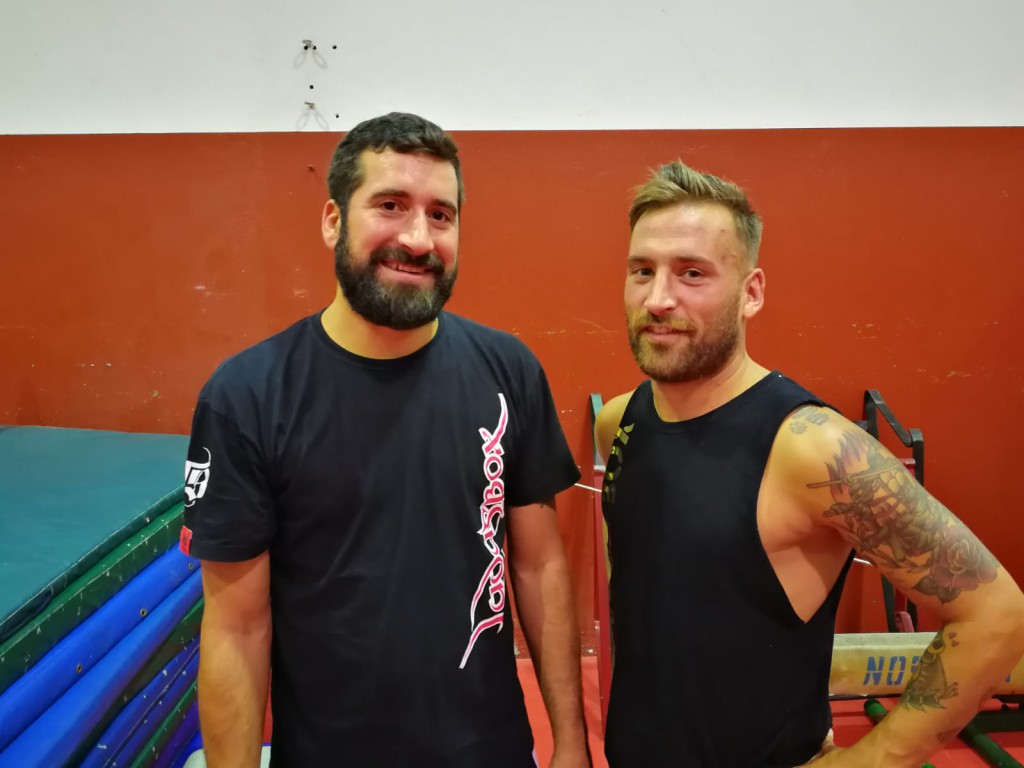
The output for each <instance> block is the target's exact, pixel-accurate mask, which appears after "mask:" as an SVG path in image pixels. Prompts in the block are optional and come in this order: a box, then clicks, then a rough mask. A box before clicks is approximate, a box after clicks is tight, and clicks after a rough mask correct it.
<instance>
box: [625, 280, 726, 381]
mask: <svg viewBox="0 0 1024 768" xmlns="http://www.w3.org/2000/svg"><path fill="white" fill-rule="evenodd" d="M738 311H739V297H737V299H736V302H735V303H734V304H733V306H731V307H729V308H728V309H727V310H726V311H725V312H723V313H722V314H721V315H719V317H717V318H716V319H715V322H714V324H712V325H711V326H709V327H708V329H707V331H706V332H705V334H704V336H703V337H702V338H696V337H695V338H693V339H691V340H690V343H689V344H687V345H686V346H684V347H683V349H682V350H680V351H678V352H676V353H675V354H670V353H669V352H659V351H658V350H657V349H655V348H654V347H653V344H652V342H651V341H650V339H645V338H643V337H641V336H640V332H639V328H640V327H641V326H643V325H645V324H647V323H653V322H655V320H654V318H652V317H651V316H650V315H648V314H646V313H643V314H641V315H638V316H637V317H635V318H630V317H628V316H627V318H626V326H627V330H628V331H629V348H630V349H631V350H633V357H634V359H635V360H636V364H637V365H638V366H639V367H640V370H641V371H643V372H644V374H645V375H646V376H648V377H649V378H650V379H651V380H652V381H658V382H664V383H666V384H677V383H681V382H687V381H698V380H700V379H705V378H708V377H710V376H713V375H714V374H716V373H718V372H719V371H721V370H722V369H723V368H724V367H725V365H726V363H728V362H729V360H730V359H731V358H732V356H733V354H734V353H735V352H736V348H737V347H738V346H739V343H740V323H739V320H737V318H736V315H737V312H738Z"/></svg>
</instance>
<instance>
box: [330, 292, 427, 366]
mask: <svg viewBox="0 0 1024 768" xmlns="http://www.w3.org/2000/svg"><path fill="white" fill-rule="evenodd" d="M320 322H321V323H322V324H323V327H324V331H326V332H327V335H328V336H329V337H330V338H331V341H333V342H334V343H335V344H337V345H338V346H339V347H341V348H342V349H345V350H347V351H348V352H351V353H352V354H353V355H359V356H360V357H368V358H370V359H373V360H393V359H395V358H399V357H405V356H406V355H411V354H412V353H413V352H415V351H416V350H418V349H421V348H423V347H425V346H426V345H427V344H428V343H429V342H430V340H431V339H433V338H434V334H435V333H437V324H438V321H437V320H434V321H433V322H430V323H427V324H426V325H423V326H420V327H419V328H412V329H410V330H408V331H396V330H395V329H394V328H387V327H385V326H383V325H374V324H373V323H371V322H370V321H369V320H367V319H366V318H365V317H363V316H362V315H360V314H359V313H357V312H356V311H355V310H354V309H352V307H351V306H350V305H349V303H348V301H347V300H346V299H345V297H344V295H343V294H342V293H341V289H340V288H339V289H338V291H337V293H336V294H335V296H334V301H332V302H331V304H330V306H329V307H327V309H325V310H324V312H323V314H322V315H321V316H320Z"/></svg>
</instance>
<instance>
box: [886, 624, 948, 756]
mask: <svg viewBox="0 0 1024 768" xmlns="http://www.w3.org/2000/svg"><path fill="white" fill-rule="evenodd" d="M945 650H946V639H945V631H944V630H939V633H938V634H937V635H935V637H934V639H933V640H932V642H931V644H930V645H929V646H928V648H927V649H925V652H924V653H923V654H922V655H921V661H920V663H919V664H918V665H917V671H916V672H915V673H914V676H913V677H912V678H911V679H910V682H909V683H907V689H906V690H905V691H904V692H903V696H902V698H900V702H899V706H901V707H906V708H907V709H917V710H920V711H922V712H923V711H925V710H926V709H945V706H944V705H943V704H942V702H943V701H944V700H946V699H952V698H953V697H955V696H956V695H957V694H958V693H959V691H958V690H957V689H958V688H959V683H957V682H955V681H952V682H951V681H949V680H948V679H947V678H946V669H945V667H943V666H942V653H943V651H945ZM938 738H939V739H940V740H942V741H944V740H945V739H943V738H942V734H939V737H938Z"/></svg>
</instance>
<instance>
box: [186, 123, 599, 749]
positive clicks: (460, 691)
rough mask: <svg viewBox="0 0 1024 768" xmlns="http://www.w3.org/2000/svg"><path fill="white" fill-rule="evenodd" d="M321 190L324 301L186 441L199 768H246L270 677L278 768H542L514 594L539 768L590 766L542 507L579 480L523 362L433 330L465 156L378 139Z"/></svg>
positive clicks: (454, 251) (348, 157) (365, 129)
mask: <svg viewBox="0 0 1024 768" xmlns="http://www.w3.org/2000/svg"><path fill="white" fill-rule="evenodd" d="M328 186H329V192H330V196H331V199H330V200H329V201H328V202H327V204H326V205H325V207H324V210H323V216H322V231H323V239H324V242H325V243H326V244H327V245H328V247H330V248H332V249H333V250H334V252H335V272H336V275H337V281H338V285H337V291H336V295H335V298H334V301H333V302H332V303H331V305H330V306H328V307H327V308H326V309H325V310H324V311H323V312H319V313H317V314H315V315H313V316H311V317H307V318H305V319H303V320H300V321H299V322H298V323H296V324H295V325H293V326H292V327H290V328H288V329H286V330H285V331H283V332H281V333H279V334H277V335H276V336H273V337H271V338H269V339H267V340H265V341H263V342H261V343H259V344H257V345H255V346H254V347H251V348H250V349H247V350H245V351H243V352H241V353H240V354H238V355H236V356H234V357H232V358H230V359H229V360H227V361H225V362H224V363H223V364H222V365H221V366H220V367H219V368H218V369H217V371H216V372H215V373H214V374H213V376H212V377H211V378H210V380H209V381H208V382H207V384H206V386H205V387H204V388H203V390H202V392H201V394H200V396H199V401H198V404H197V407H196V411H195V417H194V420H193V427H192V439H191V443H190V447H189V456H188V465H187V466H186V495H187V508H186V512H185V527H184V529H183V530H182V548H183V549H184V550H185V551H186V552H188V553H190V554H192V555H193V556H195V557H198V558H200V559H201V560H202V561H203V586H204V591H205V596H206V609H205V615H204V617H203V625H202V635H201V637H202V639H201V664H200V672H199V709H200V719H201V722H202V730H203V737H204V742H205V750H206V759H207V764H208V765H210V766H211V768H219V766H226V765H233V766H234V765H251V766H255V765H257V764H258V761H259V752H260V744H261V734H262V731H263V715H264V711H265V709H266V702H267V696H268V688H269V684H270V677H271V670H272V671H273V690H274V693H273V697H272V708H273V744H272V749H271V765H272V766H275V768H280V767H281V766H299V767H301V768H319V767H320V766H328V765H353V766H375V767H386V766H387V767H390V766H394V767H395V768H404V767H408V768H412V767H413V766H416V768H427V767H430V766H436V767H437V768H441V767H442V766H443V767H444V768H481V767H483V766H488V767H489V768H526V767H527V766H535V765H536V762H535V758H534V757H533V740H532V735H531V732H530V726H529V722H528V720H527V717H526V711H525V706H524V703H523V694H522V690H521V688H520V686H519V680H518V677H517V674H516V664H515V658H514V652H513V634H512V616H511V608H510V600H509V596H508V594H507V587H506V583H507V579H506V571H507V573H508V574H509V575H511V581H512V583H513V585H514V587H515V591H516V601H517V605H518V612H519V616H520V620H521V624H522V627H523V631H524V634H525V636H526V640H527V644H528V645H529V647H530V650H531V653H532V654H533V656H534V660H535V664H536V667H537V669H538V670H539V677H540V685H541V689H542V691H543V693H544V699H545V702H546V704H547V707H548V714H549V717H550V719H551V724H552V729H553V733H554V737H555V754H554V759H553V760H552V763H551V765H552V766H556V767H557V768H580V767H582V766H587V765H589V764H590V762H589V757H588V755H587V747H586V737H585V733H584V726H583V716H582V703H581V693H580V677H579V645H578V642H579V641H578V632H577V628H576V621H575V612H574V609H573V606H572V599H571V592H570V583H569V574H568V567H567V564H566V559H565V554H564V551H563V547H562V542H561V539H560V537H559V532H558V524H557V519H556V515H555V510H554V502H553V499H554V496H555V494H556V493H558V492H559V491H562V490H564V489H565V488H567V487H569V486H571V485H572V484H573V483H574V482H575V481H576V480H577V479H578V478H579V473H578V471H577V469H576V466H575V464H574V462H573V459H572V456H571V454H570V453H569V450H568V446H567V445H566V442H565V438H564V436H563V434H562V431H561V428H560V426H559V423H558V418H557V414H556V411H555V408H554V405H553V402H552V399H551V393H550V391H549V388H548V384H547V381H546V379H545V376H544V372H543V370H542V369H541V367H540V365H539V363H538V362H537V360H536V358H535V357H534V356H533V355H532V354H531V353H530V351H529V350H528V349H527V348H526V347H525V346H524V345H523V344H522V343H521V342H520V341H518V340H517V339H516V338H514V337H513V336H511V335H509V334H506V333H502V332H499V331H496V330H492V329H490V328H486V327H484V326H481V325H478V324H476V323H473V322H471V321H469V320H466V319H464V318H461V317H458V316H455V315H452V314H449V313H446V312H443V311H442V307H443V306H444V304H445V302H446V301H447V299H448V297H449V296H450V295H451V291H452V287H453V286H454V283H455V279H456V275H457V270H458V242H459V221H460V211H461V207H462V202H463V197H464V196H463V189H462V176H461V170H460V166H459V159H458V154H457V149H456V147H455V144H454V142H453V141H452V140H451V138H450V137H449V136H447V135H446V134H445V133H444V132H443V131H442V130H441V129H440V128H438V127H437V126H436V125H434V124H432V123H430V122H428V121H426V120H424V119H422V118H420V117H417V116H415V115H408V114H398V113H392V114H389V115H385V116H383V117H379V118H375V119H373V120H368V121H366V122H364V123H361V124H360V125H358V126H356V127H355V128H354V129H353V130H352V131H351V132H350V133H349V134H348V135H347V136H346V137H345V139H344V140H343V141H342V142H341V143H340V144H339V145H338V148H337V150H336V151H335V154H334V157H333V160H332V163H331V169H330V174H329V179H328ZM506 534H507V543H508V548H507V552H508V555H507V558H506V547H505V544H506ZM541 637H543V644H542V643H541V642H540V638H541Z"/></svg>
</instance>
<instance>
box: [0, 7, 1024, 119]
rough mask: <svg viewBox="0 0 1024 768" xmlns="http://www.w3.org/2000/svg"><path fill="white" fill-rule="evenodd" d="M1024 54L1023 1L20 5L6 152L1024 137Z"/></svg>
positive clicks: (0, 50)
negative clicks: (227, 145)
mask: <svg viewBox="0 0 1024 768" xmlns="http://www.w3.org/2000/svg"><path fill="white" fill-rule="evenodd" d="M304 38H308V39H312V40H313V41H314V42H315V43H316V45H317V50H316V52H315V53H314V52H304V51H303V50H302V44H301V41H302V40H303V39H304ZM1022 38H1024V2H1022V0H962V1H961V2H954V1H953V0H846V1H845V2H836V1H833V0H777V1H776V2H766V1H765V0H591V1H590V2H585V0H507V1H506V2H500V3H499V2H494V0H434V2H429V1H427V2H424V1H423V0H420V1H419V2H411V0H394V1H393V2H388V1H387V0H359V1H358V2H356V1H355V0H333V1H331V2H329V1H328V0H310V1H309V2H301V0H294V1H293V2H287V0H165V1H164V2H155V0H2V3H0V133H137V132H142V133H145V132H172V133H177V132H203V131H212V132H231V131H295V130H334V131H337V130H345V129H347V128H349V127H351V126H352V125H353V124H354V123H355V122H357V121H359V120H361V119H363V118H366V117H369V116H372V115H375V114H379V113H381V112H384V111H388V110H392V109H400V110H405V111H412V112H420V113H422V114H424V115H425V116H427V117H429V118H431V119H432V120H435V121H436V122H438V123H440V124H441V125H443V126H444V127H445V128H448V129H450V130H452V129H454V130H493V129H501V130H515V129H524V130H525V129H531V130H532V129H611V128H782V127H836V126H851V127H860V126H944V125H974V126H981V125H1024V41H1022ZM335 45H336V46H337V48H336V49H335V48H334V47H333V46H335ZM310 85H313V86H314V88H313V89H312V90H310V88H309V86H310ZM306 101H311V102H314V103H315V105H316V106H315V109H313V110H311V109H309V108H307V107H306V106H305V104H304V102H306ZM336 115H337V117H336Z"/></svg>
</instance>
